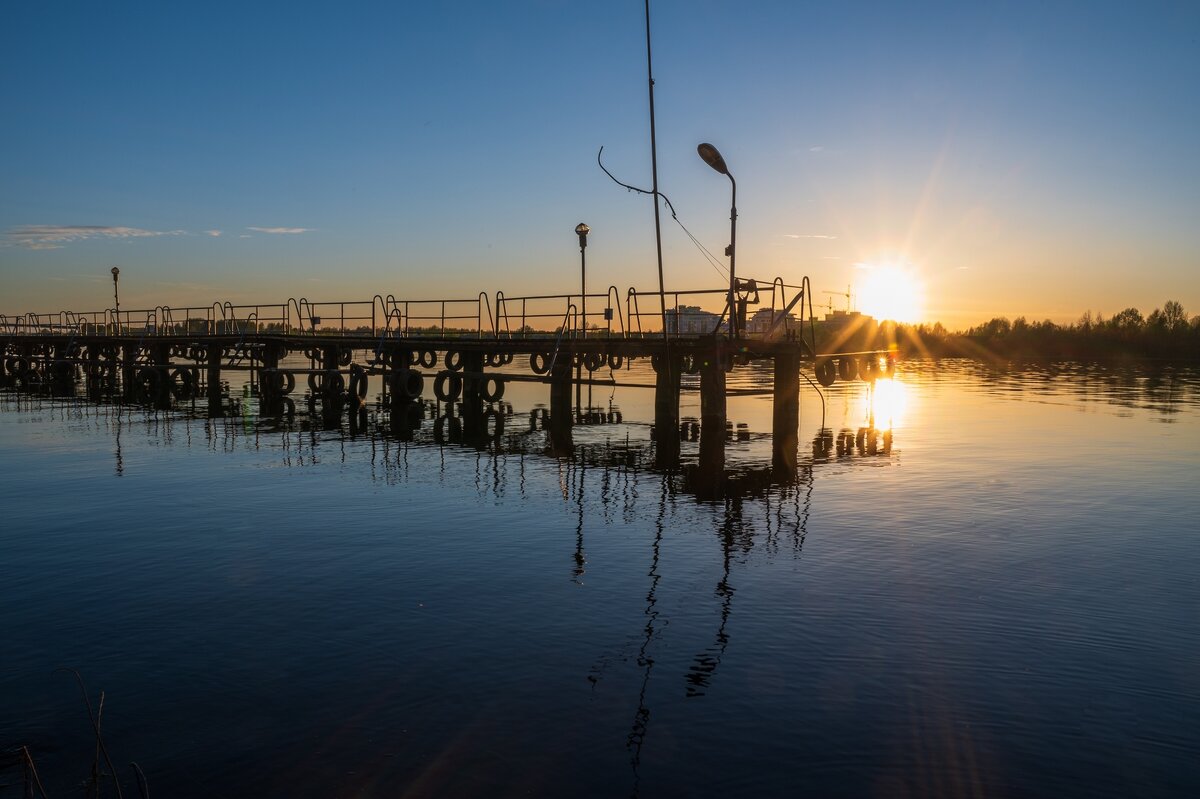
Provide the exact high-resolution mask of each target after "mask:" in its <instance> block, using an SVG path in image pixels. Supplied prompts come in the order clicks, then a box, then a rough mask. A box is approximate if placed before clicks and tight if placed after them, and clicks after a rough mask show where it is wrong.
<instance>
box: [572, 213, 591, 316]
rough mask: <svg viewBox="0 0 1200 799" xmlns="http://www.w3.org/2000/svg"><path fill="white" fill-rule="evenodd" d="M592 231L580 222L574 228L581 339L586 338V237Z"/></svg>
mask: <svg viewBox="0 0 1200 799" xmlns="http://www.w3.org/2000/svg"><path fill="white" fill-rule="evenodd" d="M591 231H592V229H591V228H590V227H588V226H587V225H585V224H583V223H582V222H580V223H579V224H578V225H576V226H575V233H576V235H578V236H579V314H580V316H582V317H583V337H584V338H587V255H586V254H585V252H584V251H585V250H587V237H588V233H590V232H591Z"/></svg>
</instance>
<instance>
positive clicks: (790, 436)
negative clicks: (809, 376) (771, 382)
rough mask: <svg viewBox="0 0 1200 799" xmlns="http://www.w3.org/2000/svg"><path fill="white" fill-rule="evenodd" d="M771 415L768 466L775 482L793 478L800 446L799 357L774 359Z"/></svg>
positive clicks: (789, 354)
mask: <svg viewBox="0 0 1200 799" xmlns="http://www.w3.org/2000/svg"><path fill="white" fill-rule="evenodd" d="M773 400H774V405H773V407H772V413H771V465H772V467H773V468H774V470H775V477H776V479H777V480H794V479H795V477H796V450H797V449H798V448H799V446H800V439H799V430H800V353H799V352H786V353H783V352H781V353H778V354H776V356H775V396H774V397H773Z"/></svg>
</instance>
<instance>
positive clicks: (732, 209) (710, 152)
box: [696, 142, 738, 338]
mask: <svg viewBox="0 0 1200 799" xmlns="http://www.w3.org/2000/svg"><path fill="white" fill-rule="evenodd" d="M696 152H697V153H699V154H700V157H701V158H702V159H704V163H706V164H708V165H709V166H711V167H712V168H713V169H715V170H716V171H718V172H720V173H721V174H722V175H725V176H726V177H728V178H729V183H730V185H731V186H732V190H733V196H732V197H731V198H730V200H729V246H728V247H726V248H725V254H726V255H728V256H729V335H730V337H732V338H737V337H738V328H737V305H736V299H737V273H736V271H735V270H734V258H735V253H736V247H737V181H736V180H734V179H733V174H732V173H730V171H729V167H728V166H726V165H725V159H724V158H722V157H721V151H720V150H718V149H717V148H716V147H713V146H712V145H711V144H709V143H708V142H704V143H703V144H700V145H698V146H697V147H696Z"/></svg>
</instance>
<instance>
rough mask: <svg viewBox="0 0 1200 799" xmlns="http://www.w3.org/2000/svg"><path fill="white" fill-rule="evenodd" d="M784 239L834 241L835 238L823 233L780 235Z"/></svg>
mask: <svg viewBox="0 0 1200 799" xmlns="http://www.w3.org/2000/svg"><path fill="white" fill-rule="evenodd" d="M780 235H781V236H783V237H784V238H785V239H836V238H837V236H828V235H826V234H824V233H781V234H780Z"/></svg>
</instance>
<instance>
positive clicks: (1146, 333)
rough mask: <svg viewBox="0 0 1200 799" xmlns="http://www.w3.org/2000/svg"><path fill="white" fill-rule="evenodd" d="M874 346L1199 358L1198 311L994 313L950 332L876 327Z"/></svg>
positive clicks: (931, 351) (913, 352)
mask: <svg viewBox="0 0 1200 799" xmlns="http://www.w3.org/2000/svg"><path fill="white" fill-rule="evenodd" d="M876 340H877V341H878V342H879V344H880V346H886V345H888V344H894V345H895V346H897V347H898V348H899V349H900V351H901V353H902V354H905V355H908V356H919V355H965V356H969V357H984V358H987V357H1001V358H1062V359H1089V358H1121V357H1143V358H1185V359H1192V358H1200V315H1198V316H1193V317H1191V318H1190V319H1189V318H1188V315H1187V312H1186V311H1185V310H1184V308H1183V305H1182V304H1180V303H1178V302H1176V301H1175V300H1171V301H1169V302H1167V303H1165V304H1164V305H1163V307H1162V308H1155V309H1154V311H1152V312H1151V313H1150V315H1149V316H1142V313H1141V311H1139V310H1138V309H1137V308H1126V309H1125V310H1123V311H1121V312H1120V313H1117V314H1114V315H1113V316H1112V317H1110V318H1108V319H1105V318H1104V316H1103V315H1102V314H1092V312H1091V311H1087V312H1086V313H1084V314H1083V315H1082V316H1081V317H1079V319H1078V321H1076V322H1074V323H1072V324H1066V325H1059V324H1055V323H1054V322H1051V321H1050V320H1045V321H1042V322H1030V321H1029V320H1027V319H1026V318H1025V317H1024V316H1019V317H1017V318H1016V319H1014V320H1012V321H1009V319H1008V318H1006V317H1002V316H1000V317H996V318H994V319H991V320H989V321H987V322H984V323H983V324H981V325H977V326H975V327H972V328H969V329H968V330H966V331H963V332H957V333H951V332H949V331H947V330H946V328H945V327H943V326H942V324H941V323H940V322H938V323H935V324H932V325H926V324H920V325H891V324H885V325H882V326H880V328H879V329H878V331H877V334H876Z"/></svg>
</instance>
